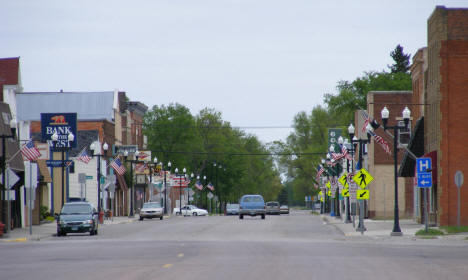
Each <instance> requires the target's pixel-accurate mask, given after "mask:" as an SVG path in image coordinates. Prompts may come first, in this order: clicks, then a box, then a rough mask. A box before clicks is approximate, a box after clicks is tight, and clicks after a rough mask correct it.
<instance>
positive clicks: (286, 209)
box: [280, 205, 289, 214]
mask: <svg viewBox="0 0 468 280" xmlns="http://www.w3.org/2000/svg"><path fill="white" fill-rule="evenodd" d="M280 213H281V214H289V206H288V205H281V206H280Z"/></svg>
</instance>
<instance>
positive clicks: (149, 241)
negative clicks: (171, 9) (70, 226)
mask: <svg viewBox="0 0 468 280" xmlns="http://www.w3.org/2000/svg"><path fill="white" fill-rule="evenodd" d="M0 279H2V280H3V279H5V280H6V279H9V280H10V279H34V280H39V279H80V280H83V279H99V280H107V279H179V280H181V279H184V280H185V279H190V280H192V279H235V280H246V279H256V280H257V279H269V280H273V279H287V280H289V279H360V280H362V279H372V280H375V279H392V280H394V279H425V280H427V279H465V280H466V279H468V241H467V242H466V243H454V244H450V243H448V244H447V243H444V244H442V243H437V242H434V241H433V240H427V241H422V242H414V241H411V240H408V239H395V238H389V239H388V240H374V239H371V238H367V239H366V238H358V239H353V238H347V237H344V236H343V235H342V234H341V233H340V232H338V231H337V230H336V229H335V228H334V227H331V226H328V225H324V224H323V222H322V220H321V219H320V217H318V216H313V215H311V214H310V213H309V212H308V211H298V212H294V213H291V214H290V215H281V216H267V217H266V219H265V220H261V219H260V218H258V217H254V218H252V217H245V218H244V220H239V219H238V218H237V217H236V216H228V217H224V216H212V217H172V218H170V219H165V220H163V221H160V220H159V219H154V220H145V221H143V222H133V223H129V224H120V225H109V226H105V227H101V229H100V233H99V235H98V236H89V235H73V236H66V237H55V236H51V237H50V238H46V239H43V240H41V241H30V242H25V243H0Z"/></svg>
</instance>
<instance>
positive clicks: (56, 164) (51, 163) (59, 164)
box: [46, 159, 75, 167]
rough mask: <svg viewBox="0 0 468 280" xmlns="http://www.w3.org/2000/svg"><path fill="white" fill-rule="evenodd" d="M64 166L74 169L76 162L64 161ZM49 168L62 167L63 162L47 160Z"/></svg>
mask: <svg viewBox="0 0 468 280" xmlns="http://www.w3.org/2000/svg"><path fill="white" fill-rule="evenodd" d="M63 164H65V167H72V166H74V164H75V162H74V161H73V160H69V159H66V160H63ZM46 165H47V167H62V160H55V159H54V160H46Z"/></svg>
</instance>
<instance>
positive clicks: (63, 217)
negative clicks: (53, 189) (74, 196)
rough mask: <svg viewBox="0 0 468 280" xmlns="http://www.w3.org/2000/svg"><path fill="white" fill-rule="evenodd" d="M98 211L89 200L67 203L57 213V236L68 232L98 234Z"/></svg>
mask: <svg viewBox="0 0 468 280" xmlns="http://www.w3.org/2000/svg"><path fill="white" fill-rule="evenodd" d="M98 217H99V215H98V212H97V211H96V209H95V208H94V207H93V205H92V204H91V203H89V202H68V203H65V204H64V205H63V207H62V210H61V211H60V214H59V215H57V236H62V235H63V236H65V235H67V233H83V232H89V234H90V235H95V234H98V224H99V222H98Z"/></svg>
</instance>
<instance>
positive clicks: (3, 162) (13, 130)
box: [0, 119, 16, 233]
mask: <svg viewBox="0 0 468 280" xmlns="http://www.w3.org/2000/svg"><path fill="white" fill-rule="evenodd" d="M10 131H11V134H10V135H0V138H2V157H1V168H2V182H3V195H2V199H3V203H2V208H3V209H2V221H3V222H6V227H4V229H3V230H4V232H5V233H8V232H10V227H11V223H10V201H9V200H8V201H7V200H6V198H7V195H6V194H7V187H6V185H7V184H6V183H5V182H6V178H5V177H6V176H5V174H6V143H5V139H7V138H15V135H16V122H15V120H14V119H12V120H11V121H10ZM8 191H10V190H8ZM5 202H6V203H5ZM5 205H6V207H5ZM5 208H7V211H5ZM5 212H8V217H7V221H5Z"/></svg>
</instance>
